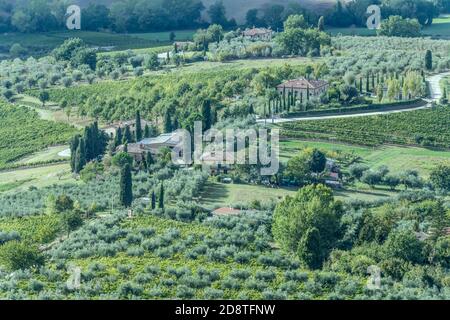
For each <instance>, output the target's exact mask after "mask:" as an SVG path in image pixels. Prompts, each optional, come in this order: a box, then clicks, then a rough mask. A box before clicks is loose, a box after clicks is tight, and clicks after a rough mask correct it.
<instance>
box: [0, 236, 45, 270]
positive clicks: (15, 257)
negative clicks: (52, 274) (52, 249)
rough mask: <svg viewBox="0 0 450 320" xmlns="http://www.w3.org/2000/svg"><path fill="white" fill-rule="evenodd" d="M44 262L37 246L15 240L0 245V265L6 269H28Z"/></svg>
mask: <svg viewBox="0 0 450 320" xmlns="http://www.w3.org/2000/svg"><path fill="white" fill-rule="evenodd" d="M42 264H44V257H43V256H42V254H41V253H40V251H39V250H38V248H37V247H35V246H33V245H29V244H27V243H24V242H19V241H17V240H14V241H9V242H7V243H5V244H3V245H1V246H0V265H3V266H5V267H6V268H7V269H8V270H11V271H14V270H19V269H28V268H31V267H36V266H40V265H42Z"/></svg>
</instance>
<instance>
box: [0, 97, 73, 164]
mask: <svg viewBox="0 0 450 320" xmlns="http://www.w3.org/2000/svg"><path fill="white" fill-rule="evenodd" d="M0 119H2V126H1V127H0V168H1V167H2V166H6V165H9V164H11V163H12V162H14V161H17V160H19V159H21V158H23V157H25V156H28V155H30V154H32V153H35V152H38V151H41V150H42V149H44V148H47V147H49V146H55V145H60V144H64V143H67V142H69V140H70V138H71V137H72V136H73V135H74V134H75V133H76V132H77V130H76V129H75V128H74V127H72V126H69V125H67V124H62V123H55V122H51V121H47V120H42V119H40V118H39V115H38V113H36V112H35V111H33V110H30V109H29V108H27V107H18V106H13V105H5V104H0Z"/></svg>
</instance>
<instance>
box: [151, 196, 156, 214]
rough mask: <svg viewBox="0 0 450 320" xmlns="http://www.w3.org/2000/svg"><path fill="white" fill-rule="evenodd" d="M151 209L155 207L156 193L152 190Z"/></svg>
mask: <svg viewBox="0 0 450 320" xmlns="http://www.w3.org/2000/svg"><path fill="white" fill-rule="evenodd" d="M151 198H152V210H155V209H156V195H155V191H152V196H151Z"/></svg>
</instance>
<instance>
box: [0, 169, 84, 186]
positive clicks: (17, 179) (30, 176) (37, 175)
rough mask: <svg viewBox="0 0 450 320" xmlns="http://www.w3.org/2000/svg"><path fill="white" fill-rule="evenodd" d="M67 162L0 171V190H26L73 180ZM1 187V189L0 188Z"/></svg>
mask: <svg viewBox="0 0 450 320" xmlns="http://www.w3.org/2000/svg"><path fill="white" fill-rule="evenodd" d="M75 181H76V180H75V179H74V178H73V176H72V174H71V172H70V165H69V164H68V163H61V164H53V165H48V166H43V167H36V168H29V169H15V170H12V171H0V191H14V192H17V191H18V190H26V189H27V188H29V187H31V186H33V187H39V188H41V187H45V186H50V185H52V184H63V183H69V182H75ZM2 189H3V190H2Z"/></svg>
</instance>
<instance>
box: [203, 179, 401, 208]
mask: <svg viewBox="0 0 450 320" xmlns="http://www.w3.org/2000/svg"><path fill="white" fill-rule="evenodd" d="M296 191H297V188H268V187H265V186H261V185H246V184H225V183H218V182H208V184H207V185H206V186H205V189H204V191H203V192H202V194H201V195H200V197H199V201H200V203H201V204H202V205H204V206H205V207H207V208H211V209H213V208H215V207H229V206H232V205H234V206H236V205H249V204H251V203H252V202H253V201H259V202H260V203H261V204H265V203H269V202H271V201H275V202H277V201H280V200H282V199H283V198H284V197H286V196H293V195H294V194H295V193H296ZM395 194H396V192H392V191H390V190H387V189H384V188H377V189H370V188H369V187H368V186H365V185H361V186H358V188H351V189H344V190H335V196H336V198H337V199H340V200H343V201H349V200H362V201H376V200H380V199H386V198H389V197H391V196H394V195H395Z"/></svg>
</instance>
